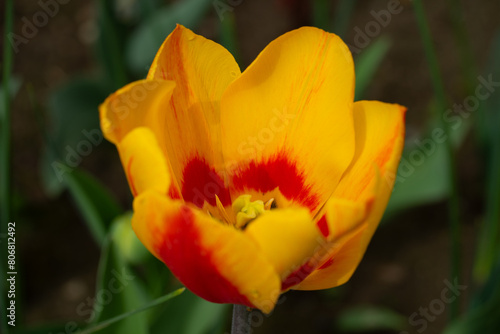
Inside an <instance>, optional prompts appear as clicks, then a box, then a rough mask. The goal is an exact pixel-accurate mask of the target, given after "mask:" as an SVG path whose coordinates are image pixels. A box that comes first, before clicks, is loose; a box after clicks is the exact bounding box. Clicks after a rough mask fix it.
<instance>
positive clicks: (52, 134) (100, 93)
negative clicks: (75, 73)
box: [40, 78, 110, 196]
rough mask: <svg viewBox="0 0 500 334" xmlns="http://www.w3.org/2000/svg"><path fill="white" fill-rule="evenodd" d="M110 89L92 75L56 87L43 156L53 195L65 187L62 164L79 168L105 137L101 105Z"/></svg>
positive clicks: (43, 169) (46, 182)
mask: <svg viewBox="0 0 500 334" xmlns="http://www.w3.org/2000/svg"><path fill="white" fill-rule="evenodd" d="M109 93H110V89H109V88H108V87H106V86H103V85H102V84H101V83H99V82H98V81H95V80H91V79H85V78H77V79H74V80H72V81H70V82H69V83H67V84H65V85H64V86H62V87H61V88H59V89H58V90H56V91H54V92H53V93H52V94H51V96H50V97H49V101H48V123H49V124H48V125H49V126H47V129H46V131H47V133H46V137H47V138H48V139H47V142H45V148H44V153H43V156H42V159H41V166H40V169H41V176H42V184H43V186H44V189H45V191H46V192H47V194H48V195H50V196H56V195H58V194H59V193H60V192H61V191H62V190H63V188H64V185H63V183H62V177H61V175H60V174H59V173H58V172H61V173H62V171H61V170H59V168H60V167H61V165H67V166H70V167H71V168H70V169H72V168H76V167H77V166H79V165H80V163H81V162H82V161H83V159H84V158H85V157H86V156H88V155H90V154H91V153H92V152H93V150H95V148H96V147H97V146H99V145H101V144H102V143H103V142H104V140H103V136H102V132H101V129H100V126H99V113H98V106H99V104H101V103H102V102H103V101H104V99H105V98H106V97H107V96H108V94H109Z"/></svg>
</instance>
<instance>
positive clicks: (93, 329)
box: [79, 288, 185, 334]
mask: <svg viewBox="0 0 500 334" xmlns="http://www.w3.org/2000/svg"><path fill="white" fill-rule="evenodd" d="M184 290H185V288H180V289H177V290H175V291H173V292H171V293H169V294H168V295H166V296H163V297H160V298H158V299H155V300H154V301H152V302H151V303H149V304H147V305H145V306H142V307H140V308H138V309H135V310H133V311H130V312H127V313H125V314H121V315H119V316H116V317H114V318H111V319H109V320H106V321H103V322H101V323H98V324H96V325H94V326H91V327H89V328H87V329H85V330H83V331H81V332H79V333H80V334H90V333H95V332H97V331H100V330H102V329H104V328H107V327H108V326H110V325H112V324H114V323H116V322H118V321H122V320H124V319H127V318H130V317H131V316H133V315H135V314H137V313H140V312H143V311H145V310H148V309H150V308H153V307H156V306H158V305H161V304H163V303H165V302H167V301H169V300H170V299H172V298H175V297H177V296H179V295H180V294H181V293H183V292H184Z"/></svg>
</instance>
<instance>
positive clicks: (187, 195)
mask: <svg viewBox="0 0 500 334" xmlns="http://www.w3.org/2000/svg"><path fill="white" fill-rule="evenodd" d="M239 75H240V69H239V67H238V64H237V63H236V61H235V60H234V58H233V56H232V55H231V54H230V53H229V52H228V51H227V50H226V49H225V48H223V47H222V46H220V45H219V44H217V43H215V42H213V41H210V40H208V39H206V38H204V37H202V36H199V35H196V34H194V33H193V32H192V31H191V30H189V29H187V28H184V27H183V26H181V25H178V26H177V28H175V30H174V31H173V32H172V33H171V34H170V35H169V36H168V37H167V39H166V40H165V42H164V43H163V45H162V46H161V48H160V50H159V51H158V53H157V55H156V58H155V60H154V62H153V64H152V65H151V69H150V71H149V74H148V79H163V80H172V81H175V83H176V86H175V89H174V92H173V95H172V99H171V100H170V102H169V103H168V104H165V105H164V106H163V109H164V111H165V121H166V122H165V128H164V135H165V137H166V138H164V139H165V141H166V145H167V152H168V157H169V159H170V161H171V164H172V170H173V174H174V176H175V178H176V179H177V180H178V182H179V184H180V185H181V192H182V194H183V198H184V200H186V201H188V202H191V203H194V201H195V200H199V199H200V198H201V199H202V203H201V205H200V203H196V205H197V206H198V207H202V206H203V201H208V202H210V204H211V205H212V206H215V204H216V203H215V195H217V196H218V197H219V199H220V200H221V202H222V204H223V205H224V206H227V205H229V204H230V200H229V196H228V195H227V196H226V195H225V192H224V190H223V189H221V190H220V191H219V192H216V193H214V194H211V196H198V197H196V196H197V191H198V192H201V193H202V194H203V193H204V191H203V188H204V187H205V186H206V185H207V182H211V181H210V180H211V178H212V176H214V175H216V174H217V176H216V179H217V181H216V183H218V181H219V180H218V179H222V177H223V175H220V171H222V170H223V166H224V164H223V162H222V153H221V151H220V147H221V137H220V100H221V97H222V94H223V92H224V91H225V90H226V88H227V86H228V85H229V84H230V83H231V82H232V81H233V80H234V79H235V78H237V77H238V76H239ZM193 171H194V172H193ZM193 175H195V176H196V177H197V178H199V180H195V181H194V184H193ZM224 182H225V181H224ZM226 198H227V200H226Z"/></svg>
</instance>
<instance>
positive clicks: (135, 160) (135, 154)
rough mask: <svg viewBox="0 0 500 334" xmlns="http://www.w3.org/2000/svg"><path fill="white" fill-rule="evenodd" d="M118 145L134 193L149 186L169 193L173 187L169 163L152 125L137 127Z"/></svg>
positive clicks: (142, 190)
mask: <svg viewBox="0 0 500 334" xmlns="http://www.w3.org/2000/svg"><path fill="white" fill-rule="evenodd" d="M117 147H118V152H119V153H120V158H121V161H122V165H123V166H124V169H125V174H126V175H127V180H128V183H129V185H130V189H131V190H132V194H133V195H134V196H137V195H139V194H141V193H142V192H144V191H146V190H149V189H153V190H156V191H157V192H159V193H162V194H167V192H168V191H169V187H170V173H169V172H168V167H167V166H168V165H167V162H166V160H165V157H164V155H163V153H162V151H161V149H160V147H159V145H158V143H157V140H156V138H155V136H154V134H153V132H152V131H151V130H150V129H149V128H145V127H139V128H135V129H134V130H132V131H130V132H129V133H128V134H127V135H126V136H125V138H123V140H122V141H120V142H119V143H118V144H117Z"/></svg>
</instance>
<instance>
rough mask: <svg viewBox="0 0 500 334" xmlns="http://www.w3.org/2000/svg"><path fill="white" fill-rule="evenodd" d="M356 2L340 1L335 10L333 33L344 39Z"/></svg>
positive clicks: (353, 0)
mask: <svg viewBox="0 0 500 334" xmlns="http://www.w3.org/2000/svg"><path fill="white" fill-rule="evenodd" d="M355 4H356V0H340V1H339V2H338V4H337V7H336V9H335V17H334V19H333V29H332V31H333V32H334V33H336V34H337V35H339V36H340V37H342V38H344V37H345V34H346V31H347V27H348V26H349V21H350V19H351V15H352V11H353V9H354V5H355Z"/></svg>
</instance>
